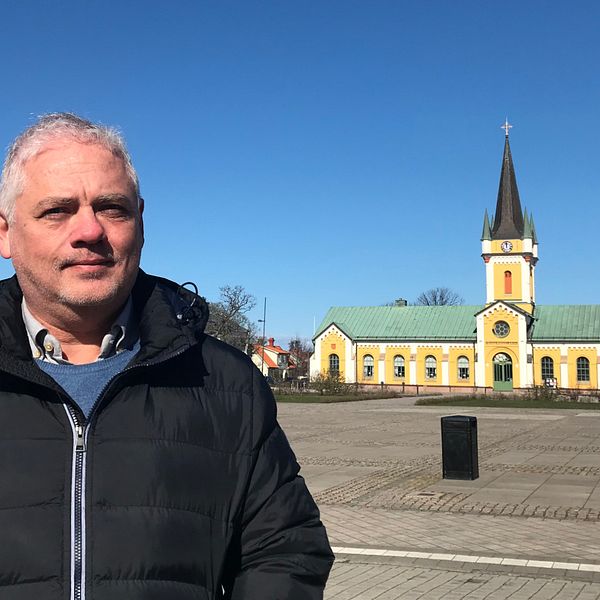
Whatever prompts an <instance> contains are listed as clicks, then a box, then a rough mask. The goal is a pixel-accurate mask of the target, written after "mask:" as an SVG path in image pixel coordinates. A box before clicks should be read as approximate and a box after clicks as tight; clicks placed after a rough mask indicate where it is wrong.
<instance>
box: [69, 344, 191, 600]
mask: <svg viewBox="0 0 600 600" xmlns="http://www.w3.org/2000/svg"><path fill="white" fill-rule="evenodd" d="M186 350H188V348H185V349H183V350H179V351H177V352H174V353H173V354H170V355H169V356H166V357H165V358H163V359H161V360H158V361H153V362H147V363H141V364H138V365H132V366H131V367H127V368H125V369H123V371H121V372H120V373H118V374H117V375H116V376H115V377H113V378H112V379H111V380H110V381H109V382H108V383H107V384H106V385H105V386H104V388H103V389H102V391H101V392H100V394H99V395H98V398H97V400H96V402H95V403H94V405H93V406H92V409H91V411H90V417H89V418H88V420H87V422H86V421H82V420H81V419H80V418H79V416H78V414H77V411H76V409H75V408H74V406H73V403H72V402H64V401H63V407H64V409H65V412H66V413H67V417H68V419H69V423H70V425H71V430H72V432H73V458H72V464H71V600H85V550H86V547H85V495H86V487H85V479H86V465H87V438H88V433H89V425H90V422H91V419H92V415H93V414H94V411H95V410H96V407H97V406H98V404H99V403H100V401H101V400H102V399H103V398H104V396H105V394H106V392H107V391H108V389H109V387H110V386H111V384H112V383H113V382H114V381H115V380H116V379H117V378H118V377H120V376H121V375H123V373H127V372H128V371H133V370H135V369H140V368H145V367H149V366H153V365H156V364H160V363H163V362H166V361H167V360H171V359H172V358H175V357H177V356H179V355H180V354H183V353H184V352H185V351H186ZM61 399H62V398H61Z"/></svg>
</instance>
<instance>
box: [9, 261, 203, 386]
mask: <svg viewBox="0 0 600 600" xmlns="http://www.w3.org/2000/svg"><path fill="white" fill-rule="evenodd" d="M22 297H23V293H22V291H21V288H20V287H19V283H18V281H17V278H16V276H13V277H11V278H10V279H6V280H4V281H1V282H0V364H2V366H5V365H6V364H7V362H8V363H13V368H11V369H10V370H11V371H12V372H15V371H16V374H20V373H19V372H20V371H21V370H22V369H25V371H27V372H29V369H28V368H27V367H25V364H23V363H29V364H31V363H32V360H33V359H32V357H31V350H30V347H29V341H28V338H27V332H26V329H25V325H24V323H23V318H22V315H21V300H22ZM132 301H133V310H134V314H135V316H137V318H138V319H139V334H140V344H141V349H140V352H139V354H138V356H137V357H136V359H135V363H148V362H158V361H161V360H164V359H166V358H168V357H169V356H172V355H174V354H179V353H181V352H184V351H185V350H186V349H187V348H189V347H191V346H192V345H194V344H196V343H197V342H199V341H200V339H201V338H202V336H203V334H204V327H205V326H206V322H207V320H208V306H207V304H206V302H205V300H204V299H203V298H201V297H200V296H197V295H195V294H193V293H192V292H190V291H189V290H188V289H186V288H183V287H181V286H179V285H178V284H176V283H174V282H172V281H169V280H168V279H163V278H161V277H153V276H151V275H147V274H146V273H144V272H143V271H142V270H141V269H140V271H139V273H138V276H137V279H136V282H135V285H134V288H133V291H132ZM15 359H16V360H15ZM19 363H21V366H19Z"/></svg>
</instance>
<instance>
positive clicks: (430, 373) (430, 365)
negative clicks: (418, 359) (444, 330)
mask: <svg viewBox="0 0 600 600" xmlns="http://www.w3.org/2000/svg"><path fill="white" fill-rule="evenodd" d="M436 378H437V360H435V356H427V357H425V379H436Z"/></svg>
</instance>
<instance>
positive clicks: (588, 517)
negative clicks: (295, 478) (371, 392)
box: [279, 398, 600, 600]
mask: <svg viewBox="0 0 600 600" xmlns="http://www.w3.org/2000/svg"><path fill="white" fill-rule="evenodd" d="M451 414H469V415H473V416H476V417H477V420H478V441H479V470H480V477H479V478H478V479H476V480H475V481H456V480H444V479H442V477H441V426H440V418H441V417H442V416H446V415H451ZM279 420H280V422H281V424H282V425H283V427H284V429H285V431H286V433H287V435H288V437H289V439H290V441H291V443H292V447H293V448H294V451H295V452H296V454H297V457H298V460H299V462H300V464H301V465H302V471H301V474H302V475H303V476H304V477H305V479H306V481H307V484H308V486H309V488H310V489H311V491H312V492H313V495H314V496H315V499H316V500H317V502H318V503H319V506H320V508H321V513H322V519H323V521H324V523H325V525H326V526H327V529H328V532H329V535H330V540H331V543H332V546H334V548H335V550H336V556H337V559H336V564H335V566H334V569H333V572H332V576H331V578H330V582H329V585H328V588H327V591H326V598H327V599H328V600H343V599H348V600H350V599H356V600H359V599H378V600H386V599H392V598H413V599H417V598H423V599H428V598H449V599H452V598H455V599H462V598H469V599H473V600H474V599H489V600H500V599H504V598H511V599H513V600H518V599H520V598H523V599H525V598H539V599H546V598H557V599H560V600H563V599H564V600H566V599H569V598H577V599H578V600H585V599H590V600H591V599H592V598H594V599H598V598H600V460H599V456H600V411H598V412H596V411H593V412H590V411H583V410H577V409H573V410H556V411H539V410H527V409H525V410H522V411H517V410H515V409H495V408H480V409H468V410H465V409H460V408H458V409H457V408H456V407H450V408H449V409H447V408H443V407H418V406H414V399H410V398H401V399H389V400H374V401H368V402H352V403H343V404H325V405H315V404H280V405H279Z"/></svg>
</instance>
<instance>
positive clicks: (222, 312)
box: [206, 285, 256, 353]
mask: <svg viewBox="0 0 600 600" xmlns="http://www.w3.org/2000/svg"><path fill="white" fill-rule="evenodd" d="M219 292H220V298H219V300H218V302H209V308H210V316H209V319H208V323H207V325H206V333H208V334H209V335H213V336H214V337H216V338H218V339H220V340H222V341H224V342H227V343H228V344H231V345H232V346H235V347H236V348H239V349H240V350H243V351H244V352H246V353H249V350H250V349H251V347H252V344H253V343H254V341H255V339H256V326H255V325H254V323H252V322H251V321H250V320H249V319H248V317H247V316H246V313H248V312H249V311H250V310H252V309H253V308H254V307H255V306H256V299H255V298H254V296H253V295H252V294H250V293H249V292H247V291H246V290H245V289H244V288H243V287H242V286H241V285H234V286H231V285H224V286H223V287H221V288H219Z"/></svg>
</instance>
